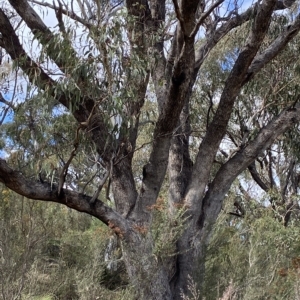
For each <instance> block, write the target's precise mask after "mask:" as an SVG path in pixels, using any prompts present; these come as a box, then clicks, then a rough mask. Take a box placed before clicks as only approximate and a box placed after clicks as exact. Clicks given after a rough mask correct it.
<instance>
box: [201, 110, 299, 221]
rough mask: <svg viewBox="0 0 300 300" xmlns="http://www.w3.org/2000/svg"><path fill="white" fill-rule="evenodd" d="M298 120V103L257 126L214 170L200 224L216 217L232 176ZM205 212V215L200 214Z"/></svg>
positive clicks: (234, 176)
mask: <svg viewBox="0 0 300 300" xmlns="http://www.w3.org/2000/svg"><path fill="white" fill-rule="evenodd" d="M299 122H300V105H299V104H297V105H296V107H295V108H289V109H286V110H284V111H283V112H282V113H281V114H280V115H279V116H278V117H276V118H274V119H273V121H271V122H270V123H269V124H268V125H267V126H265V127H264V128H262V129H261V131H260V132H259V134H258V135H257V137H256V138H255V139H254V140H253V141H252V142H250V143H249V145H248V146H247V147H245V148H244V149H242V150H241V151H240V152H238V153H237V154H236V155H235V156H234V157H232V158H231V159H230V160H229V161H228V162H226V163H225V164H224V165H223V166H222V167H221V168H220V170H219V171H218V173H217V175H216V177H215V179H214V180H213V182H212V183H211V185H210V189H209V191H208V192H207V194H206V196H205V198H204V202H203V207H202V214H201V216H200V219H199V221H200V225H201V227H203V226H204V227H207V226H208V225H209V224H212V222H214V221H215V219H216V218H217V216H218V214H219V212H220V209H221V206H222V203H223V200H224V198H225V195H226V193H227V192H228V190H229V188H230V186H231V184H232V182H233V181H234V180H235V178H236V177H237V176H238V175H239V174H240V173H241V172H243V171H244V170H245V169H246V168H247V167H248V166H249V165H250V164H251V163H252V162H253V161H254V160H255V159H256V158H257V156H258V155H259V154H260V153H262V152H263V151H265V150H266V149H267V148H269V147H270V146H271V145H272V143H273V142H274V141H275V139H276V138H277V137H278V136H279V135H281V134H282V133H284V132H285V131H286V130H287V129H289V128H291V127H292V126H294V125H295V124H297V123H299ZM204 212H205V214H204Z"/></svg>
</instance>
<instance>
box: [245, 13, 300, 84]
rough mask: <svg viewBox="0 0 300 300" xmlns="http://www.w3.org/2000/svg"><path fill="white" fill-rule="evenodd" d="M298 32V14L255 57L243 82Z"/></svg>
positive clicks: (299, 24) (299, 23) (299, 16)
mask: <svg viewBox="0 0 300 300" xmlns="http://www.w3.org/2000/svg"><path fill="white" fill-rule="evenodd" d="M299 30H300V14H299V15H298V16H297V18H296V20H295V22H294V23H293V24H291V25H289V26H287V27H286V29H285V31H284V32H283V33H282V34H281V35H279V36H278V37H277V38H276V39H275V40H274V41H273V42H272V43H271V45H270V46H269V47H268V48H267V49H266V50H265V51H264V52H263V53H261V54H260V55H258V56H257V57H255V59H254V60H253V62H252V64H251V66H250V68H249V70H248V74H247V76H246V79H245V80H247V81H249V80H250V79H251V78H252V77H253V76H254V75H255V74H256V73H258V72H259V71H260V70H261V69H262V68H263V67H264V66H265V65H266V64H267V63H269V62H270V61H271V60H272V59H273V58H274V57H275V56H276V55H277V54H278V53H279V52H280V51H281V50H283V49H284V47H285V46H286V45H287V44H288V42H289V41H291V40H292V39H293V38H294V37H295V36H296V35H297V34H298V32H299Z"/></svg>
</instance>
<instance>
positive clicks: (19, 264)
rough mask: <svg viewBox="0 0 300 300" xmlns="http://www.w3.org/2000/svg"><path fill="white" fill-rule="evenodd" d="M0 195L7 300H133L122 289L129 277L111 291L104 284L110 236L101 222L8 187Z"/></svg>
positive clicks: (0, 279)
mask: <svg viewBox="0 0 300 300" xmlns="http://www.w3.org/2000/svg"><path fill="white" fill-rule="evenodd" d="M0 197H1V201H0V228H1V231H0V288H1V291H2V295H3V297H5V299H14V298H17V297H21V298H22V299H36V300H42V299H43V300H46V299H47V300H50V299H51V300H54V299H61V300H65V299H70V300H71V299H72V300H74V299H80V300H92V299H111V300H113V299H122V297H123V296H124V297H125V298H124V299H130V297H129V295H130V288H128V289H120V284H121V283H123V284H124V283H126V282H125V281H124V278H123V279H122V278H119V281H115V286H114V287H112V286H110V289H107V288H106V285H105V284H104V283H105V282H104V281H105V280H108V278H106V277H105V276H104V274H105V266H106V264H105V262H104V250H105V248H106V244H107V238H108V236H109V235H110V232H109V229H107V228H106V227H105V226H104V225H102V224H101V223H100V222H99V221H97V220H94V219H92V218H91V217H90V216H88V215H83V214H80V213H77V212H75V211H72V210H70V209H68V208H65V207H62V206H60V205H57V204H53V203H42V202H36V201H31V200H28V199H23V198H22V197H21V196H18V195H16V194H14V193H12V192H10V191H9V190H7V189H5V188H3V187H1V196H0ZM122 280H123V281H122ZM112 288H113V289H112ZM116 288H118V289H117V290H115V289H116Z"/></svg>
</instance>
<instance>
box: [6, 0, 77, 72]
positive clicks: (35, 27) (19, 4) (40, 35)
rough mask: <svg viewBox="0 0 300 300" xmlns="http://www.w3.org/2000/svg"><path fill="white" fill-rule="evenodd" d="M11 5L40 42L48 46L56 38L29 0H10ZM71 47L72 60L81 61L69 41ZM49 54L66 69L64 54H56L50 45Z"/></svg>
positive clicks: (63, 69)
mask: <svg viewBox="0 0 300 300" xmlns="http://www.w3.org/2000/svg"><path fill="white" fill-rule="evenodd" d="M9 3H10V4H11V6H12V7H13V8H14V9H15V10H16V11H17V13H18V14H19V15H20V16H21V18H22V19H23V20H24V22H25V23H26V25H27V26H28V27H29V28H30V30H31V31H32V33H33V34H34V35H36V37H37V39H38V40H39V42H40V43H41V44H42V45H43V46H44V47H46V46H47V45H48V44H49V42H50V41H53V40H54V35H53V33H52V32H51V30H50V29H49V28H48V27H47V26H46V25H45V24H44V22H43V20H42V19H41V18H40V16H39V15H38V14H37V13H36V12H35V10H34V9H33V8H32V7H31V6H30V5H29V4H28V2H27V0H9ZM68 46H69V49H70V51H71V52H72V55H71V57H72V60H73V61H74V60H75V61H77V62H78V61H79V59H78V58H77V54H76V52H75V51H74V49H73V47H72V45H71V43H70V42H69V43H68ZM46 51H47V54H48V55H49V57H50V58H51V59H52V60H53V61H54V62H55V63H56V65H57V66H58V67H59V68H60V69H61V70H62V71H63V72H65V71H66V68H65V65H66V61H65V57H64V56H63V55H61V56H59V55H55V52H54V51H50V49H49V47H46Z"/></svg>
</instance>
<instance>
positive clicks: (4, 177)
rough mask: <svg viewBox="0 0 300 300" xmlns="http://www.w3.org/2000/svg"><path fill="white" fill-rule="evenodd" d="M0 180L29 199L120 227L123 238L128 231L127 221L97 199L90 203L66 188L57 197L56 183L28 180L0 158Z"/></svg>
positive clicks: (85, 197)
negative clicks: (62, 205) (49, 202)
mask: <svg viewBox="0 0 300 300" xmlns="http://www.w3.org/2000/svg"><path fill="white" fill-rule="evenodd" d="M0 182H2V183H3V184H4V185H5V186H6V187H8V188H9V189H11V190H12V191H14V192H16V193H18V194H20V195H23V196H25V197H27V198H29V199H33V200H42V201H51V202H56V203H60V204H64V205H66V206H68V207H70V208H73V209H75V210H77V211H80V212H85V213H87V214H90V215H92V216H94V217H96V218H97V219H99V220H101V221H102V222H103V223H105V224H106V225H109V224H114V226H117V227H119V228H120V230H121V233H122V235H123V237H125V238H126V237H128V234H129V233H130V230H129V224H128V222H127V221H126V220H125V219H124V218H123V217H122V216H121V215H119V214H118V213H117V212H115V211H114V210H113V209H112V208H110V207H108V206H106V205H105V204H104V203H103V202H102V201H100V200H99V199H98V201H96V203H95V204H94V205H90V203H89V201H90V200H91V198H92V197H89V196H86V195H84V194H80V193H76V192H73V191H70V190H67V189H62V192H61V195H60V197H58V187H57V186H56V185H54V186H53V187H54V188H53V189H52V190H51V185H50V184H49V183H40V182H38V181H34V180H29V179H28V178H26V177H25V176H23V175H22V174H21V173H20V172H18V171H14V170H13V169H11V168H10V167H9V166H8V164H7V163H6V162H5V160H3V159H0Z"/></svg>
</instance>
